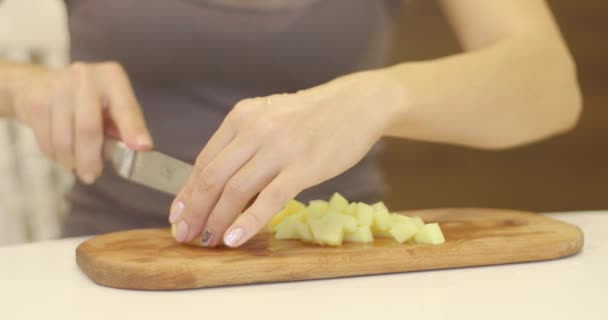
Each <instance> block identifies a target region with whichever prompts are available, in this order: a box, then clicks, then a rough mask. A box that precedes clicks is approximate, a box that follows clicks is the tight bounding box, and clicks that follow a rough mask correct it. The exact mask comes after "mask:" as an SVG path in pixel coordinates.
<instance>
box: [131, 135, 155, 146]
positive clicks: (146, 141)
mask: <svg viewBox="0 0 608 320" xmlns="http://www.w3.org/2000/svg"><path fill="white" fill-rule="evenodd" d="M135 142H136V143H137V145H138V146H140V147H149V146H151V145H152V140H150V137H148V136H147V135H145V134H140V135H138V136H137V137H136V138H135Z"/></svg>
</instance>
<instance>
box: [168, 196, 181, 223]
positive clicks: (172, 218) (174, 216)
mask: <svg viewBox="0 0 608 320" xmlns="http://www.w3.org/2000/svg"><path fill="white" fill-rule="evenodd" d="M184 207H185V205H184V203H183V202H181V201H179V202H177V203H176V204H175V205H174V206H173V210H171V213H170V214H169V222H171V223H173V224H175V223H176V222H177V220H178V219H179V217H181V215H182V212H184Z"/></svg>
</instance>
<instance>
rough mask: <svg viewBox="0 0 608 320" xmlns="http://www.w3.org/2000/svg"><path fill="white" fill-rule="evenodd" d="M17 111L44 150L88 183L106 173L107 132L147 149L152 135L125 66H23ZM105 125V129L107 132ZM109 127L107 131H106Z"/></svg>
mask: <svg viewBox="0 0 608 320" xmlns="http://www.w3.org/2000/svg"><path fill="white" fill-rule="evenodd" d="M22 71H23V72H20V74H21V77H22V78H23V79H26V80H24V81H21V82H20V83H21V85H20V86H19V87H18V89H16V92H15V93H14V105H13V111H12V114H13V115H14V117H15V118H16V119H17V120H18V121H19V122H21V123H23V124H25V125H27V126H29V127H30V128H31V129H32V130H33V131H34V134H35V137H36V140H37V142H38V145H39V147H40V149H41V150H42V152H43V153H44V154H45V155H46V156H47V157H48V158H50V159H53V160H56V161H58V162H60V163H61V164H62V165H63V166H64V167H66V168H67V169H73V170H74V171H75V172H76V173H77V175H78V177H79V178H80V179H81V180H82V181H84V182H85V183H93V182H94V181H95V180H96V179H97V177H99V175H100V174H101V172H102V167H103V161H102V145H103V139H104V133H106V134H110V135H114V136H118V137H120V138H121V139H122V140H123V141H124V142H125V143H127V144H128V145H129V147H131V148H133V149H137V150H146V149H149V148H151V147H152V139H151V137H150V134H149V132H148V129H147V128H146V124H145V121H144V118H143V115H142V112H141V109H140V107H139V104H138V103H137V100H136V98H135V95H134V94H133V90H132V88H131V85H130V82H129V79H128V77H127V74H126V73H125V71H124V70H123V68H122V67H121V66H120V65H119V64H116V63H98V64H85V63H75V64H73V65H71V66H70V67H69V68H66V69H63V70H50V69H46V68H43V67H36V66H24V67H23V70H22ZM104 127H105V130H104ZM104 131H105V132H104Z"/></svg>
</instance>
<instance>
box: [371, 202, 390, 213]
mask: <svg viewBox="0 0 608 320" xmlns="http://www.w3.org/2000/svg"><path fill="white" fill-rule="evenodd" d="M372 207H374V211H387V212H388V208H387V207H386V205H385V204H384V202H382V201H378V202H376V203H374V204H372Z"/></svg>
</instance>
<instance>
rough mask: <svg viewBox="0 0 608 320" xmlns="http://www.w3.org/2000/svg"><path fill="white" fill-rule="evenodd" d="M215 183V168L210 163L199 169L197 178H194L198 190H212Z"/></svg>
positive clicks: (216, 182)
mask: <svg viewBox="0 0 608 320" xmlns="http://www.w3.org/2000/svg"><path fill="white" fill-rule="evenodd" d="M217 184H218V181H217V170H216V169H215V167H213V166H212V165H209V166H207V167H206V168H204V169H203V170H201V172H200V173H199V175H198V179H196V187H197V189H199V190H200V191H209V190H213V189H214V188H216V186H217Z"/></svg>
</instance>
